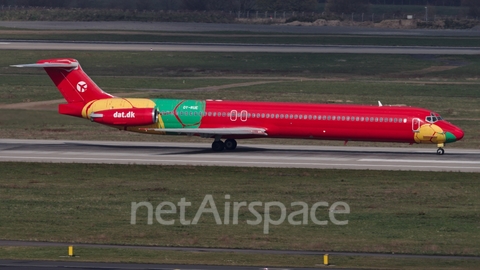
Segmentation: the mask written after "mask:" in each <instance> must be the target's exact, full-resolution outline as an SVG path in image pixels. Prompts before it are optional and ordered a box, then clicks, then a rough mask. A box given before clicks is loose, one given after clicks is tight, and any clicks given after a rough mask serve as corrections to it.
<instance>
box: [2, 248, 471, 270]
mask: <svg viewBox="0 0 480 270" xmlns="http://www.w3.org/2000/svg"><path fill="white" fill-rule="evenodd" d="M74 251H75V255H76V256H77V257H72V258H60V256H66V254H67V248H66V247H64V248H61V247H49V248H45V247H35V248H32V247H0V257H2V258H4V259H17V260H22V259H30V260H53V261H58V260H65V261H69V262H71V261H74V262H91V261H95V262H118V263H155V264H203V265H237V266H270V267H315V266H319V265H322V264H323V258H322V257H321V256H292V255H290V256H289V255H269V254H257V255H256V254H248V255H245V254H238V253H228V252H227V253H215V252H213V253H210V252H208V253H205V252H178V251H151V250H132V249H122V248H118V249H111V248H105V249H103V248H84V247H75V248H74ZM329 259H330V264H333V265H335V266H336V267H348V268H360V269H364V268H368V269H386V268H395V269H422V270H423V269H452V268H455V269H477V264H478V261H476V260H461V259H458V260H454V259H440V260H439V259H424V258H422V259H410V258H409V259H405V258H377V257H373V258H372V257H360V256H354V257H353V256H337V255H330V256H329Z"/></svg>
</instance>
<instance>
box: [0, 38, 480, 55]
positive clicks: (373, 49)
mask: <svg viewBox="0 0 480 270" xmlns="http://www.w3.org/2000/svg"><path fill="white" fill-rule="evenodd" d="M0 50H29V51H35V50H48V51H53V50H62V51H145V52H148V51H153V52H159V51H161V52H165V51H172V52H257V53H356V54H358V53H360V54H421V55H425V54H429V55H480V47H461V48H459V47H422V46H413V47H412V46H401V47H397V46H360V45H355V46H353V45H352V46H351V45H328V46H327V45H325V46H323V45H278V44H264V45H258V44H217V43H134V42H52V41H49V42H45V41H2V42H0Z"/></svg>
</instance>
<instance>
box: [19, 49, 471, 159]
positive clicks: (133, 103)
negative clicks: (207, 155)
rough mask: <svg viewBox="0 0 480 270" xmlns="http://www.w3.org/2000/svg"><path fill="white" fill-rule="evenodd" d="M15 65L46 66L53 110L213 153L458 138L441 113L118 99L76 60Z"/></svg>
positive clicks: (409, 109) (440, 146) (440, 141)
mask: <svg viewBox="0 0 480 270" xmlns="http://www.w3.org/2000/svg"><path fill="white" fill-rule="evenodd" d="M13 67H37V68H44V69H45V71H46V72H47V74H48V75H49V76H50V78H51V79H52V81H53V82H54V83H55V85H56V86H57V88H58V90H59V91H60V93H61V94H62V95H63V97H64V98H65V100H66V101H67V103H65V104H60V105H59V107H58V111H59V113H60V114H66V115H71V116H76V117H82V118H86V119H89V120H90V121H93V122H96V123H100V124H104V125H107V126H111V127H114V128H118V129H121V130H127V131H133V132H140V133H149V134H169V135H195V136H200V137H204V138H212V139H214V141H213V143H212V149H213V150H214V151H223V150H224V149H227V150H234V149H235V148H236V147H237V141H236V139H247V138H263V137H268V138H300V139H317V140H341V141H345V142H347V141H371V142H399V143H409V144H414V143H427V144H436V145H437V147H438V149H437V154H439V155H443V153H444V149H443V148H444V146H445V143H452V142H455V141H458V140H460V139H462V138H463V131H462V130H461V129H460V128H458V127H456V126H454V125H452V124H451V123H449V122H447V121H445V120H444V119H443V118H442V117H441V116H440V115H439V114H437V113H435V112H432V111H430V110H426V109H422V108H414V107H408V106H382V104H381V103H380V102H379V104H378V106H373V105H371V106H364V105H338V104H308V103H281V102H249V101H226V100H209V99H207V100H182V99H146V98H119V97H115V96H112V95H110V94H108V93H106V92H104V91H102V89H100V87H98V86H97V85H96V84H95V83H94V82H93V81H92V80H91V79H90V77H88V75H87V74H86V73H85V72H84V71H83V70H82V68H81V67H80V64H79V63H78V61H77V60H75V59H69V58H66V59H65V58H62V59H46V60H40V61H38V62H37V63H35V64H24V65H13Z"/></svg>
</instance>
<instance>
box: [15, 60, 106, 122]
mask: <svg viewBox="0 0 480 270" xmlns="http://www.w3.org/2000/svg"><path fill="white" fill-rule="evenodd" d="M12 67H38V68H44V69H45V71H46V72H47V74H48V76H50V79H52V81H53V83H54V84H55V85H56V86H57V88H58V90H59V91H60V93H61V94H62V95H63V97H64V98H65V100H66V101H67V102H68V104H60V105H59V108H58V110H59V112H60V113H61V114H68V115H73V116H79V117H81V111H82V108H83V106H84V105H85V104H87V103H88V102H90V101H93V100H98V99H106V98H112V97H113V96H112V95H110V94H108V93H105V92H104V91H103V90H102V89H101V88H100V87H98V86H97V85H96V84H95V82H93V80H92V79H90V77H88V75H87V74H86V73H85V72H84V71H83V70H82V67H81V66H80V64H79V63H78V61H77V60H75V59H72V58H55V59H45V60H39V61H38V62H37V63H35V64H23V65H12Z"/></svg>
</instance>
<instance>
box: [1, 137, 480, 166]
mask: <svg viewBox="0 0 480 270" xmlns="http://www.w3.org/2000/svg"><path fill="white" fill-rule="evenodd" d="M210 143H211V142H210V141H207V140H206V141H205V143H204V144H203V143H201V144H198V143H153V142H104V141H60V140H58V141H57V140H15V139H0V161H23V162H54V163H104V164H105V163H106V164H150V165H195V166H239V167H272V168H277V167H287V168H317V169H355V170H405V171H456V172H480V150H469V149H453V148H452V149H451V148H448V147H447V148H446V150H445V155H443V156H439V155H436V148H435V146H432V147H430V148H417V147H414V146H411V147H405V148H394V147H347V146H342V147H332V146H305V145H303V146H302V145H253V144H252V145H248V144H247V143H248V142H246V141H245V142H244V141H239V146H238V148H237V149H236V150H235V151H233V152H231V151H225V152H221V153H216V152H212V150H211V149H210Z"/></svg>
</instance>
